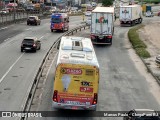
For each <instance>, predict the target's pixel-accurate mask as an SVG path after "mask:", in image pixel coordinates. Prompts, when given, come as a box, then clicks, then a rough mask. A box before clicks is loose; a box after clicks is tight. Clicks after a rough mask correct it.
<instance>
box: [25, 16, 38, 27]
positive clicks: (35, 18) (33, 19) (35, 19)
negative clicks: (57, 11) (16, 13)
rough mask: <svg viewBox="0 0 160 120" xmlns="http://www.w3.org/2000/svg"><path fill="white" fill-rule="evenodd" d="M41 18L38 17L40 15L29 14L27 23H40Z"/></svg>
mask: <svg viewBox="0 0 160 120" xmlns="http://www.w3.org/2000/svg"><path fill="white" fill-rule="evenodd" d="M40 24H41V20H40V19H39V18H38V16H29V17H28V19H27V25H40Z"/></svg>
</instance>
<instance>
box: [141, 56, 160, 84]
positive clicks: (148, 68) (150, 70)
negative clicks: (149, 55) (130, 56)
mask: <svg viewBox="0 0 160 120" xmlns="http://www.w3.org/2000/svg"><path fill="white" fill-rule="evenodd" d="M139 58H140V59H141V60H142V62H143V64H144V65H145V66H146V68H147V71H148V72H149V73H151V75H152V76H153V77H154V78H155V79H156V81H157V83H158V84H159V86H160V79H159V77H158V76H156V75H155V74H154V73H153V71H152V69H150V67H148V65H147V64H146V62H145V60H144V59H143V58H141V57H139Z"/></svg>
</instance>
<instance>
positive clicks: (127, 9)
mask: <svg viewBox="0 0 160 120" xmlns="http://www.w3.org/2000/svg"><path fill="white" fill-rule="evenodd" d="M119 20H120V25H121V26H123V25H130V26H133V25H135V24H139V23H142V8H141V6H140V5H128V6H120V13H119Z"/></svg>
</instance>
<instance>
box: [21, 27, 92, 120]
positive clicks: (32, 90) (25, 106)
mask: <svg viewBox="0 0 160 120" xmlns="http://www.w3.org/2000/svg"><path fill="white" fill-rule="evenodd" d="M86 28H88V29H89V28H90V26H86V25H83V26H79V27H76V28H74V29H72V30H70V31H68V32H65V33H64V34H63V35H61V36H60V37H59V38H58V39H57V40H56V41H55V42H54V43H53V45H52V46H51V47H50V49H49V51H48V52H47V54H46V55H45V57H44V59H43V60H42V63H41V65H40V67H39V69H38V72H37V74H36V75H35V78H34V80H33V82H32V84H31V86H30V87H29V90H28V93H27V95H26V98H25V100H24V104H23V106H22V110H21V113H28V112H29V110H30V107H31V103H32V101H33V98H34V94H35V92H36V88H37V85H38V83H39V80H40V78H41V77H42V76H43V71H44V69H45V66H46V64H47V61H48V60H50V55H51V54H52V53H53V51H54V50H55V49H59V44H60V40H61V37H62V36H70V35H73V34H74V33H76V32H78V31H81V30H82V29H86ZM54 57H55V56H54ZM19 120H27V117H21V118H19Z"/></svg>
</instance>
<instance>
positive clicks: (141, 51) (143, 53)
mask: <svg viewBox="0 0 160 120" xmlns="http://www.w3.org/2000/svg"><path fill="white" fill-rule="evenodd" d="M142 27H144V25H143V24H141V25H138V26H135V27H134V28H131V29H130V30H129V31H128V38H129V40H130V42H131V43H132V46H133V48H134V49H135V51H136V53H137V54H138V55H139V56H140V57H142V58H149V57H150V53H149V52H148V51H147V50H146V48H147V45H146V44H145V43H144V42H143V41H142V40H141V39H140V38H139V34H138V33H137V30H138V29H140V28H142Z"/></svg>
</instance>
